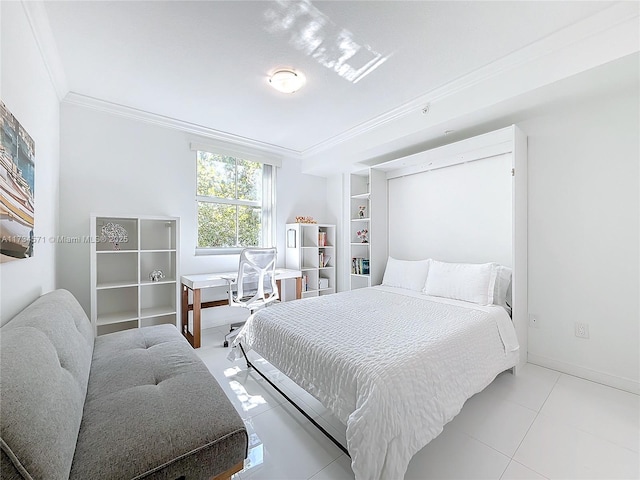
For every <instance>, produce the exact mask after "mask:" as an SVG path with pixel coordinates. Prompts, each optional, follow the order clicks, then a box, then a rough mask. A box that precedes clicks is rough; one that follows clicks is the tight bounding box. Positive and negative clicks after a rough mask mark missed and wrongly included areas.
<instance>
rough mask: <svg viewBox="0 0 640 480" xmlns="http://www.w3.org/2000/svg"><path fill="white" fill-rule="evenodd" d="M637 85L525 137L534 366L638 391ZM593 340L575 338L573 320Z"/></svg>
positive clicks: (543, 118) (567, 109)
mask: <svg viewBox="0 0 640 480" xmlns="http://www.w3.org/2000/svg"><path fill="white" fill-rule="evenodd" d="M639 105H640V98H639V95H638V86H637V85H636V86H635V88H633V89H627V90H626V91H619V92H617V93H616V94H613V95H608V96H607V97H606V98H592V99H589V101H586V102H584V101H583V102H579V103H577V102H574V103H567V104H564V105H563V106H562V107H561V108H557V109H555V110H553V111H550V112H548V113H546V114H542V115H539V116H536V117H533V118H528V119H526V120H525V121H522V122H519V126H520V127H521V128H522V130H523V131H524V132H525V133H526V134H527V135H528V157H529V168H528V173H529V262H528V265H529V312H531V313H535V314H536V315H537V316H538V319H539V323H540V327H539V328H537V329H531V328H530V329H529V360H530V361H531V362H534V363H539V364H541V365H546V366H549V367H552V368H557V369H559V370H562V371H565V372H568V373H572V374H576V375H580V376H583V377H586V378H590V379H592V380H595V381H600V382H603V383H608V384H610V385H614V386H617V387H619V388H624V389H627V390H630V391H635V392H636V393H640V388H639V385H640V384H639V381H640V372H639V370H640V356H639V355H640V353H639V352H640V308H639V298H640V297H639V292H640V282H639V271H640V257H639V249H640V237H639V227H638V224H639V222H640V210H639V203H640V201H639V195H640V193H639V192H640V185H639V175H640V169H639V165H640V160H639V159H640V151H639V145H640V133H639V132H640V124H639V108H638V106H639ZM576 321H578V322H583V323H586V324H588V325H589V333H590V338H589V339H588V340H584V339H580V338H577V337H575V335H574V322H576Z"/></svg>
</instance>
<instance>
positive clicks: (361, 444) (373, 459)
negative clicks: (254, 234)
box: [234, 287, 518, 480]
mask: <svg viewBox="0 0 640 480" xmlns="http://www.w3.org/2000/svg"><path fill="white" fill-rule="evenodd" d="M238 342H242V344H243V347H245V349H246V348H253V349H255V350H256V351H257V352H258V353H259V354H260V355H262V356H263V357H264V358H265V359H267V360H268V361H269V362H271V363H272V364H273V365H274V366H275V367H276V368H278V369H279V370H280V371H282V372H283V373H284V374H285V375H287V376H288V377H289V378H291V379H292V380H293V381H294V382H296V383H297V384H298V385H300V386H301V387H303V388H304V389H305V390H307V391H308V392H309V393H311V394H312V395H313V396H315V397H316V398H317V399H318V400H320V401H321V402H322V403H323V404H324V405H325V407H327V408H328V409H329V410H331V412H333V414H334V415H336V416H337V417H338V418H339V419H340V420H341V421H342V422H344V423H345V424H346V425H347V448H348V450H349V454H350V455H351V459H352V468H353V471H354V473H355V477H356V480H378V479H386V480H397V479H401V478H403V476H404V473H405V472H406V469H407V465H408V464H409V461H410V460H411V457H412V456H413V455H414V454H415V453H416V452H417V451H418V450H420V449H421V448H422V447H424V446H425V445H426V444H427V443H429V442H430V441H431V440H432V439H433V438H435V437H436V436H437V435H438V434H439V433H440V432H441V431H442V429H443V427H444V425H445V424H446V423H447V422H449V421H450V420H451V419H453V417H454V416H455V415H457V414H458V413H459V412H460V409H461V408H462V405H463V404H464V402H465V401H466V400H467V399H468V398H469V397H471V396H472V395H474V394H475V393H477V392H479V391H481V390H482V389H484V388H485V387H486V386H487V385H488V384H489V383H491V381H492V380H493V379H494V378H495V376H496V375H497V374H498V373H500V372H502V371H504V370H506V369H508V368H511V367H512V366H514V365H515V364H516V362H517V350H518V343H517V340H516V336H515V331H514V329H513V325H512V324H511V321H510V318H509V316H508V315H507V313H506V312H505V310H504V309H503V308H502V307H496V306H489V307H483V306H479V305H474V304H469V303H466V302H459V301H455V300H446V299H441V298H437V297H428V296H426V295H423V294H419V293H413V292H409V291H406V290H401V289H397V288H390V287H372V288H366V289H359V290H353V291H349V292H342V293H339V294H335V295H329V296H322V297H315V298H308V299H305V300H301V301H295V302H286V303H281V304H278V305H273V306H270V307H269V308H265V309H263V310H260V311H258V312H257V313H256V314H255V315H253V316H252V317H250V318H249V320H248V321H247V323H246V325H245V326H244V327H243V329H242V330H241V332H240V333H239V335H238V337H237V339H236V341H235V342H234V344H237V343H238ZM234 350H238V349H234Z"/></svg>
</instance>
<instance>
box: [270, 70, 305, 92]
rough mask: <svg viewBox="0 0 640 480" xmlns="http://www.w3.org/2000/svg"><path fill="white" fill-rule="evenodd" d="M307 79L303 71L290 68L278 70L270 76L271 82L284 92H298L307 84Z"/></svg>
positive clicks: (274, 86)
mask: <svg viewBox="0 0 640 480" xmlns="http://www.w3.org/2000/svg"><path fill="white" fill-rule="evenodd" d="M305 81H306V79H305V78H304V75H303V74H302V73H300V72H294V71H293V70H288V69H281V70H276V71H275V72H274V73H273V74H272V75H271V76H270V77H269V84H270V85H271V86H272V87H273V88H275V89H276V90H278V91H279V92H282V93H294V92H297V91H298V90H299V89H300V88H302V86H303V85H304V84H305Z"/></svg>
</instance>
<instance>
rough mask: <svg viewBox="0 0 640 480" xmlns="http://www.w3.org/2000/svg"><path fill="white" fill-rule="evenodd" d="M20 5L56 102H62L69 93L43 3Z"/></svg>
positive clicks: (24, 2) (24, 0) (24, 1)
mask: <svg viewBox="0 0 640 480" xmlns="http://www.w3.org/2000/svg"><path fill="white" fill-rule="evenodd" d="M21 3H22V8H23V10H24V13H25V15H26V17H27V21H28V22H29V27H30V28H31V32H32V33H33V38H34V39H35V41H36V45H37V46H38V50H39V51H40V56H41V57H42V60H43V62H44V65H45V68H46V69H47V73H48V74H49V78H50V80H51V84H52V85H53V88H54V90H55V91H56V95H57V96H58V100H60V101H62V99H63V98H64V97H65V96H66V95H67V93H68V92H69V86H68V83H67V77H66V75H65V73H64V68H63V67H62V60H61V59H60V54H59V53H58V48H57V46H56V41H55V38H54V36H53V32H52V31H51V25H50V24H49V16H48V15H47V11H46V10H45V8H44V2H42V1H26V0H23V1H22V2H21Z"/></svg>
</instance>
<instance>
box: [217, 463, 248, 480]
mask: <svg viewBox="0 0 640 480" xmlns="http://www.w3.org/2000/svg"><path fill="white" fill-rule="evenodd" d="M243 468H244V461H242V462H240V463H238V464H237V465H234V466H233V467H231V468H230V469H229V470H227V471H226V472H222V473H221V474H219V475H216V476H215V477H213V478H212V479H211V480H230V479H231V475H233V474H234V473H238V472H239V471H240V470H242V469H243Z"/></svg>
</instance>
